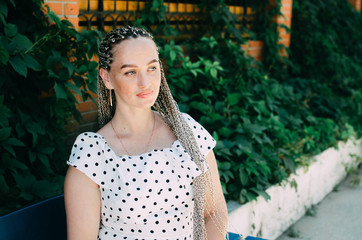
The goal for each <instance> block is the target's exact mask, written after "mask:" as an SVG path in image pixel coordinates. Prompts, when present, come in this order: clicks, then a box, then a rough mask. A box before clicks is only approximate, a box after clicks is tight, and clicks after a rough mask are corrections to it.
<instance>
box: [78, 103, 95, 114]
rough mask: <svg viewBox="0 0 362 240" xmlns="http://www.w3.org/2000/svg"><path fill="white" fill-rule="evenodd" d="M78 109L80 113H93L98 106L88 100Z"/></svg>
mask: <svg viewBox="0 0 362 240" xmlns="http://www.w3.org/2000/svg"><path fill="white" fill-rule="evenodd" d="M77 109H78V111H80V112H89V111H92V110H96V109H97V106H96V104H94V102H92V101H90V100H88V101H85V102H81V103H80V104H79V106H78V107H77Z"/></svg>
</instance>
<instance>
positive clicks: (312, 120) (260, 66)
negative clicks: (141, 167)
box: [143, 0, 358, 203]
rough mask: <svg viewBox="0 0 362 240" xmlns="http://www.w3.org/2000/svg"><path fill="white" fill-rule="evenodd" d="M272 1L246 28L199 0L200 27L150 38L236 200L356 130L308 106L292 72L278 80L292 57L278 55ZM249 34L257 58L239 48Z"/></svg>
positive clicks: (262, 4)
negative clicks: (185, 35)
mask: <svg viewBox="0 0 362 240" xmlns="http://www.w3.org/2000/svg"><path fill="white" fill-rule="evenodd" d="M155 1H157V0H154V1H152V2H153V3H154V2H155ZM280 6H281V3H280V1H276V3H275V4H270V3H269V1H257V2H255V3H254V5H253V6H252V7H253V9H254V11H257V12H258V13H260V14H257V18H256V20H255V21H256V22H257V23H256V25H257V26H259V27H258V28H256V29H255V31H256V32H255V34H252V33H250V30H249V29H243V28H242V29H238V28H236V27H235V26H236V25H235V18H234V16H233V15H232V14H231V13H230V11H229V10H228V8H227V6H226V4H225V3H224V1H221V0H220V1H218V0H215V1H201V2H200V5H199V7H200V9H201V13H202V18H203V19H206V22H208V23H209V24H208V25H207V26H206V28H205V29H204V31H203V32H200V33H199V35H197V34H196V35H195V36H194V37H193V38H192V39H190V40H180V39H178V38H173V37H172V36H167V35H166V37H165V36H163V38H157V39H156V40H157V41H158V42H159V45H160V55H161V57H162V59H163V60H164V62H165V63H166V64H165V65H166V69H165V70H166V75H167V78H168V81H169V82H170V87H171V88H172V91H173V93H174V96H175V98H176V99H177V101H178V103H179V106H180V109H181V110H182V111H186V112H189V113H190V114H191V115H193V116H195V117H196V119H197V120H199V121H200V122H201V123H202V124H203V125H204V126H205V127H206V128H207V129H208V130H209V131H210V132H211V133H212V134H213V136H214V137H215V138H216V139H217V140H218V144H217V146H216V148H215V153H216V156H217V160H218V167H219V171H220V176H221V180H222V186H223V191H224V193H225V196H226V197H227V199H234V200H238V201H239V202H241V203H245V202H248V201H251V200H254V199H256V197H257V196H259V195H261V196H263V197H264V198H266V199H268V198H269V196H268V194H267V193H266V191H265V190H266V189H267V188H268V187H269V186H270V185H273V184H276V183H279V182H281V181H283V180H285V179H286V178H287V177H288V176H289V174H290V173H292V172H294V171H295V169H296V167H297V166H298V165H299V166H301V165H302V166H307V165H308V164H309V158H310V156H312V155H314V154H317V153H319V152H321V151H323V150H324V149H326V148H328V147H330V146H334V145H335V144H336V142H337V141H338V140H340V139H346V138H349V137H351V136H356V133H355V132H354V130H353V127H352V126H351V125H349V124H348V122H344V123H341V122H338V121H336V119H335V118H331V117H329V116H323V115H320V114H318V112H317V111H319V110H317V111H315V110H313V109H311V107H310V105H309V104H310V100H311V98H312V97H314V96H310V95H309V92H308V90H307V88H306V89H304V88H303V87H300V86H299V85H298V84H295V83H297V82H298V78H293V79H290V80H289V81H287V80H286V79H289V77H291V75H290V73H289V72H288V65H287V64H290V65H289V66H294V65H292V64H293V62H292V60H294V58H291V59H286V58H284V57H280V56H279V51H280V50H281V49H282V48H285V46H281V45H278V44H277V42H278V39H279V34H278V33H277V32H276V29H277V27H278V25H277V23H275V22H273V18H274V17H275V15H277V14H281V13H280ZM158 11H160V12H161V13H160V15H159V16H163V17H164V16H165V12H164V11H165V9H152V8H148V9H146V10H144V12H143V15H147V14H150V15H157V13H158ZM154 19H155V18H154ZM162 22H166V21H165V20H162ZM155 23H156V22H153V23H152V24H155ZM300 26H304V24H301V25H300ZM279 27H285V26H279ZM149 29H152V26H151V25H150V26H149ZM245 32H247V33H248V34H247V35H245V34H244V33H245ZM312 33H313V32H312V31H311V34H312ZM175 35H177V34H175ZM242 36H248V39H245V38H243V37H242ZM249 38H252V39H261V40H263V41H264V42H265V45H266V47H265V51H264V61H263V62H262V63H260V62H257V61H255V60H254V59H253V58H251V57H249V56H247V55H246V54H245V52H244V51H243V50H242V49H241V48H240V44H242V43H244V42H245V41H247V40H249ZM295 44H298V43H295ZM300 47H301V48H303V45H300ZM287 51H288V52H289V50H288V49H287ZM293 56H294V55H293ZM288 76H289V77H288ZM299 80H300V81H303V80H304V79H299ZM357 92H358V91H357ZM355 95H356V94H355ZM330 104H331V105H336V104H337V103H336V102H335V101H334V102H333V103H330ZM357 106H358V104H357ZM320 107H323V106H320ZM349 116H350V115H349Z"/></svg>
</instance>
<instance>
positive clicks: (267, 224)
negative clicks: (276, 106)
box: [228, 139, 362, 240]
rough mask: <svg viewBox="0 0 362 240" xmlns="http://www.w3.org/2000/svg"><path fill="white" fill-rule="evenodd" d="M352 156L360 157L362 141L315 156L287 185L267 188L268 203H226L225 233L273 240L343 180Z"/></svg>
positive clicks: (361, 154)
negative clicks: (306, 167)
mask: <svg viewBox="0 0 362 240" xmlns="http://www.w3.org/2000/svg"><path fill="white" fill-rule="evenodd" d="M351 154H356V155H358V156H361V157H362V139H359V140H348V141H347V142H339V143H338V149H335V148H329V149H327V150H325V151H324V152H322V153H321V154H319V155H317V156H315V157H314V158H313V159H314V160H315V162H313V163H312V164H311V165H310V166H309V167H308V169H305V168H303V167H302V168H299V169H297V171H296V174H292V175H291V176H290V177H289V178H288V182H283V183H281V184H278V185H275V186H272V187H270V188H269V189H268V190H267V192H268V194H269V195H270V197H271V200H269V201H268V202H266V201H265V200H264V199H263V198H262V197H258V199H257V200H256V201H252V202H249V203H247V204H244V205H240V204H238V203H237V202H233V201H230V202H228V210H229V229H228V231H230V232H235V233H240V234H242V235H244V236H258V237H262V238H266V239H271V240H274V239H276V238H277V237H279V236H280V235H281V234H282V233H283V232H284V231H285V230H287V229H288V228H289V226H291V225H292V224H294V223H295V222H296V221H297V220H299V219H300V218H301V217H302V216H304V214H305V212H306V210H307V209H308V208H310V207H311V206H312V205H314V204H317V203H319V202H320V201H321V200H322V199H323V198H324V197H325V196H326V195H327V194H328V193H330V192H331V191H332V190H333V188H334V187H335V186H336V185H337V184H339V183H340V182H341V181H342V180H343V179H344V178H345V177H346V174H347V173H346V171H345V166H346V164H351V163H353V162H354V161H355V158H353V157H351ZM292 180H295V181H296V183H297V191H296V189H295V188H293V187H291V184H290V182H291V181H292Z"/></svg>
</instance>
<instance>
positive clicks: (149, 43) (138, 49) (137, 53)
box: [113, 37, 158, 65]
mask: <svg viewBox="0 0 362 240" xmlns="http://www.w3.org/2000/svg"><path fill="white" fill-rule="evenodd" d="M153 59H157V60H158V51H157V47H156V44H155V43H154V41H153V40H152V39H150V38H146V37H138V38H133V39H127V40H124V41H122V42H120V43H119V44H117V45H115V46H114V48H113V63H114V62H118V63H119V64H134V65H143V64H147V63H148V62H150V61H151V60H153Z"/></svg>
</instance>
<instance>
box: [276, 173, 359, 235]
mask: <svg viewBox="0 0 362 240" xmlns="http://www.w3.org/2000/svg"><path fill="white" fill-rule="evenodd" d="M359 178H360V179H361V183H360V185H359V186H352V184H351V183H350V181H351V179H350V178H347V179H346V180H345V181H343V182H342V183H341V184H340V185H339V186H338V188H337V191H334V192H332V193H330V194H329V195H327V196H326V198H325V199H324V200H323V201H322V202H321V203H319V204H318V205H316V206H314V207H313V208H311V209H310V210H309V211H308V212H307V214H306V215H305V216H304V217H303V218H301V219H300V220H299V221H298V222H297V223H296V224H295V225H293V226H292V227H291V228H290V229H289V230H288V231H286V232H285V233H284V234H283V235H282V236H281V237H279V238H278V239H277V240H298V239H303V240H307V239H308V240H327V239H328V240H331V239H339V240H345V239H348V240H361V239H362V170H361V169H360V171H359Z"/></svg>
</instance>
